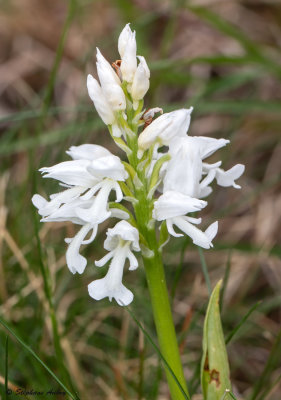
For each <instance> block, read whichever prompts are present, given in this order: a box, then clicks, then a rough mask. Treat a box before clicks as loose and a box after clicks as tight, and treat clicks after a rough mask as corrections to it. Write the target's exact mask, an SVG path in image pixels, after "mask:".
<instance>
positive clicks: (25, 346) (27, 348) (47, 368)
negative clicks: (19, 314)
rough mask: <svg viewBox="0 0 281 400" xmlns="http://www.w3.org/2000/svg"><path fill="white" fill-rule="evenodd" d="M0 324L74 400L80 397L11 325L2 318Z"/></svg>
mask: <svg viewBox="0 0 281 400" xmlns="http://www.w3.org/2000/svg"><path fill="white" fill-rule="evenodd" d="M0 324H1V325H3V326H4V327H5V328H6V329H7V331H8V332H9V333H10V334H11V335H12V336H14V338H15V339H16V340H17V341H18V342H19V343H20V344H21V345H22V347H24V348H25V350H27V351H28V352H29V353H30V354H31V355H32V356H33V357H34V358H35V359H36V360H37V361H38V362H39V363H40V364H41V365H42V367H44V368H45V370H46V371H47V372H48V373H49V374H50V375H51V376H52V377H53V378H54V379H55V381H56V382H57V383H58V384H59V385H60V386H61V387H62V388H63V389H64V390H65V392H66V393H67V394H68V395H69V397H70V398H71V399H73V400H77V399H78V397H77V396H75V395H73V394H72V393H71V392H70V391H69V390H68V389H67V387H66V386H65V385H64V384H63V383H62V382H61V381H60V379H59V378H58V377H57V376H56V375H55V374H54V373H53V372H52V371H51V370H50V368H49V367H48V366H47V365H46V364H45V363H44V362H43V361H42V360H41V359H40V358H39V357H38V356H37V354H36V353H35V352H34V351H33V350H32V349H31V348H30V347H29V346H28V345H27V344H26V343H25V342H24V341H23V340H22V339H21V338H20V337H19V336H18V335H17V334H16V333H15V332H14V331H13V330H12V328H10V327H9V325H8V324H7V323H6V322H5V321H4V320H3V319H2V318H0Z"/></svg>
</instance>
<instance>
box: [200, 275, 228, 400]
mask: <svg viewBox="0 0 281 400" xmlns="http://www.w3.org/2000/svg"><path fill="white" fill-rule="evenodd" d="M221 284H222V281H219V282H218V283H217V285H216V287H215V289H214V290H213V293H212V295H211V297H210V301H209V305H208V308H207V313H206V317H205V322H204V332H203V356H202V361H201V385H202V391H203V396H204V400H221V399H222V398H223V396H224V394H225V393H226V391H228V390H231V382H230V378H229V365H228V358H227V353H226V347H225V342H224V336H223V330H222V325H221V319H220V309H219V296H220V288H221Z"/></svg>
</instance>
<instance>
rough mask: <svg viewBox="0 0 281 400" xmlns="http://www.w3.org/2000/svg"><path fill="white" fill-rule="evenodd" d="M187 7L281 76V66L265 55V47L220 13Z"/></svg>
mask: <svg viewBox="0 0 281 400" xmlns="http://www.w3.org/2000/svg"><path fill="white" fill-rule="evenodd" d="M187 8H188V9H189V10H190V11H191V12H193V13H194V14H196V15H197V16H198V17H199V18H201V19H203V20H205V21H207V22H208V23H210V24H211V25H213V26H214V27H215V28H216V29H217V30H218V31H220V32H222V33H224V34H225V35H227V36H229V37H232V38H233V39H235V40H236V41H237V42H239V43H240V45H241V46H242V47H243V48H244V50H245V51H246V53H247V54H249V55H250V56H251V57H253V58H254V59H255V60H256V62H258V63H260V64H262V65H264V66H266V67H267V68H268V69H269V70H270V71H271V72H273V73H275V74H276V75H277V76H278V77H279V78H280V77H281V66H280V65H279V64H277V63H275V62H274V61H273V60H272V59H271V58H270V57H267V56H265V49H264V48H262V47H261V46H259V45H258V44H257V43H255V42H253V41H252V40H251V39H249V37H248V36H247V35H246V34H244V33H243V32H242V30H241V29H238V28H236V27H235V26H234V25H232V24H230V23H229V22H228V21H226V20H225V19H223V18H221V17H220V16H219V15H217V14H215V13H213V12H212V11H210V10H208V9H206V8H204V7H194V6H189V5H187Z"/></svg>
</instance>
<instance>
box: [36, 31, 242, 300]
mask: <svg viewBox="0 0 281 400" xmlns="http://www.w3.org/2000/svg"><path fill="white" fill-rule="evenodd" d="M136 49H137V46H136V39H135V32H132V31H131V29H130V26H129V24H127V25H126V26H125V28H124V29H123V31H122V32H121V34H120V36H119V41H118V50H119V53H120V57H121V60H119V61H117V62H115V63H114V64H113V67H112V66H111V65H110V64H109V63H108V62H107V61H106V59H105V58H104V57H103V56H102V54H101V52H100V51H99V50H98V49H97V73H98V77H99V81H100V83H98V81H97V80H96V79H95V78H93V77H92V75H89V76H88V79H87V87H88V92H89V96H90V98H91V99H92V101H93V102H94V105H95V108H96V110H97V112H98V114H99V115H100V117H101V119H102V120H103V122H104V123H105V124H106V125H108V127H109V130H110V132H111V134H112V136H113V139H114V140H115V141H116V143H117V144H119V145H120V140H121V139H120V137H121V136H123V138H124V140H125V141H126V143H125V142H123V140H122V143H124V146H125V147H126V149H127V150H128V151H126V153H127V156H128V158H129V155H130V154H131V156H132V158H131V159H130V158H129V164H128V163H124V162H122V161H121V160H120V158H119V157H117V156H115V155H113V154H112V153H111V152H110V151H108V150H107V149H105V148H104V147H102V146H99V145H94V144H84V145H81V146H72V147H71V148H70V149H69V151H67V154H68V155H69V156H70V157H71V158H72V160H71V161H65V162H62V163H60V164H57V165H54V166H53V167H47V168H41V170H40V171H41V172H42V173H43V177H44V178H53V179H56V180H58V181H59V183H60V185H61V186H63V187H64V188H65V190H63V191H61V192H59V193H55V194H53V195H51V196H50V199H49V201H47V200H46V199H44V198H43V197H42V196H40V195H39V194H36V195H34V196H33V198H32V201H33V204H34V205H35V206H36V207H37V208H38V212H39V214H40V215H41V216H42V219H41V221H43V222H55V221H71V222H72V223H74V224H77V225H80V226H81V228H80V230H79V231H78V233H77V234H76V235H75V236H74V237H73V238H66V239H65V241H66V243H67V244H68V249H67V252H66V261H67V265H68V268H69V269H70V271H71V272H72V273H73V274H75V273H76V272H78V273H79V274H82V273H83V272H84V270H85V267H86V265H87V260H86V258H85V257H83V256H82V255H81V254H80V246H81V245H82V244H83V245H84V244H89V243H91V242H93V240H94V239H95V237H96V235H97V231H98V226H99V224H101V223H102V222H104V221H105V220H106V219H108V218H109V217H115V218H118V219H120V220H121V221H119V222H117V224H116V225H115V226H114V228H112V229H108V231H107V238H106V240H105V242H104V247H105V249H106V250H108V254H107V255H106V256H105V257H103V258H102V259H101V260H99V261H96V262H95V264H96V266H98V267H101V266H104V265H105V264H106V263H107V262H108V261H109V260H111V262H110V266H109V269H108V272H107V275H106V276H105V277H104V278H103V279H99V280H95V281H93V282H92V283H90V284H89V286H88V290H89V294H90V296H91V297H93V298H94V299H96V300H100V299H103V298H105V297H109V299H110V300H111V299H112V298H114V299H115V300H116V301H117V303H118V304H120V305H128V304H130V303H131V301H132V300H133V294H132V292H131V291H130V290H128V289H127V288H126V287H125V286H124V285H123V283H122V276H123V270H124V265H125V262H126V259H128V260H129V264H130V266H129V270H134V269H136V268H137V267H138V261H137V259H136V257H135V256H134V254H133V252H132V251H140V243H139V242H140V241H141V239H142V238H143V237H144V236H145V232H142V231H141V228H140V226H143V225H145V226H149V229H155V222H156V221H166V226H167V230H168V232H169V233H170V234H171V235H173V236H182V234H180V233H177V232H176V231H175V230H174V227H177V228H178V229H179V230H180V231H181V232H183V233H185V234H186V235H188V236H189V237H190V238H191V239H192V241H193V243H195V244H196V245H198V246H201V247H203V248H206V249H208V248H210V247H212V240H213V238H214V237H215V235H216V233H217V229H218V223H217V222H214V223H213V224H211V225H210V226H209V227H208V228H207V229H206V230H205V231H204V232H203V231H202V230H200V229H199V228H197V227H196V226H195V225H197V224H199V223H201V218H194V217H191V216H188V215H187V214H189V213H194V212H197V211H200V210H201V209H202V208H204V207H206V205H207V202H206V201H205V200H202V198H206V196H208V195H209V194H210V193H211V192H212V189H211V187H210V184H211V183H212V181H213V180H216V181H217V184H218V185H220V186H224V187H227V186H233V187H235V188H240V186H238V185H237V184H236V183H235V180H236V179H238V178H239V177H240V176H241V175H242V173H243V171H244V166H243V165H240V164H238V165H236V166H234V167H233V168H231V169H230V170H228V171H224V170H223V169H221V168H220V166H221V162H220V161H219V162H217V163H215V164H208V163H206V162H205V159H206V158H207V157H209V156H210V155H211V154H213V153H214V152H215V151H216V150H218V149H219V148H221V147H223V146H225V145H226V144H227V143H228V142H229V141H228V140H225V139H213V138H207V137H190V136H187V131H188V128H189V124H190V115H191V112H192V108H189V109H181V110H177V111H173V112H171V113H166V114H163V115H160V116H159V117H158V118H156V119H154V120H153V117H154V115H155V113H157V112H162V109H160V108H154V109H151V110H147V111H143V110H142V105H143V97H144V95H145V94H146V92H147V90H148V88H149V78H150V71H149V69H148V66H147V64H146V61H145V59H144V57H142V56H137V55H136V51H137V50H136ZM144 124H145V128H144V129H143V131H142V132H141V134H140V135H139V136H137V131H138V128H139V127H141V126H143V125H144ZM118 140H119V142H118ZM163 145H165V146H168V151H167V152H166V153H163V152H160V151H159V148H160V147H161V146H163ZM161 160H162V161H161ZM130 161H131V162H130ZM136 163H137V164H136ZM125 166H126V168H125ZM132 171H133V172H132ZM128 172H129V173H128ZM155 174H156V176H155ZM153 182H154V183H153ZM151 185H152V187H150V190H149V191H148V192H147V193H146V192H143V191H144V190H146V189H145V188H147V187H149V186H151ZM156 189H157V190H158V191H159V192H160V197H158V198H157V197H155V198H153V195H154V193H155V192H156ZM112 191H114V192H115V194H116V200H115V202H110V201H109V196H110V193H111V192H112ZM123 192H124V194H123ZM128 193H129V194H128ZM140 193H141V196H140ZM124 195H125V196H124ZM123 199H125V200H128V201H131V203H132V207H137V206H138V204H139V203H140V202H141V201H146V202H147V204H148V207H146V209H148V210H151V211H150V215H149V217H148V219H149V221H148V220H147V221H144V223H141V222H142V221H139V220H138V218H137V217H138V215H141V213H139V214H138V215H137V212H136V209H134V211H135V214H136V218H135V219H134V217H133V216H132V214H131V213H130V212H129V211H128V212H127V211H126V210H127V209H126V208H125V207H124V206H123V207H122V206H119V205H118V203H120V202H121V201H122V200H123ZM143 199H145V200H143ZM143 218H145V216H143ZM128 220H130V222H128ZM139 231H140V233H141V235H139ZM143 240H145V238H144V239H143ZM142 244H143V243H142ZM149 245H150V244H149V243H147V241H146V242H145V246H146V247H148V250H149ZM145 246H144V247H145ZM146 250H147V249H146ZM147 254H149V256H151V255H153V251H150V252H147V251H146V253H145V254H144V256H147Z"/></svg>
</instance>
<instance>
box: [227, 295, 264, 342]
mask: <svg viewBox="0 0 281 400" xmlns="http://www.w3.org/2000/svg"><path fill="white" fill-rule="evenodd" d="M260 304H261V301H258V302H257V303H256V304H254V305H253V306H252V307H251V308H250V310H249V311H248V312H247V314H246V315H245V316H244V317H243V318H242V320H241V321H240V322H239V324H238V325H237V326H236V327H235V328H234V329H233V330H232V331H231V332H230V333H229V334H228V335H227V338H226V340H225V343H226V344H228V343H229V342H230V341H231V339H232V338H233V336H234V335H236V333H237V332H238V331H239V329H240V328H241V327H242V326H243V325H244V324H245V322H246V321H247V319H248V318H249V317H250V315H251V314H252V313H253V312H254V311H255V310H256V309H257V308H258V307H259V306H260Z"/></svg>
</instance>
